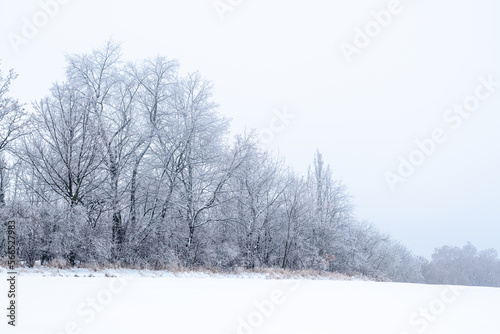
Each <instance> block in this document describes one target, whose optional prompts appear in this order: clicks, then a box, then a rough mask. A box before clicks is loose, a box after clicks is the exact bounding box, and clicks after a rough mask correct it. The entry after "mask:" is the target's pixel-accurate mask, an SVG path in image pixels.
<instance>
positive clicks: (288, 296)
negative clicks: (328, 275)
mask: <svg viewBox="0 0 500 334" xmlns="http://www.w3.org/2000/svg"><path fill="white" fill-rule="evenodd" d="M89 275H91V276H92V277H89ZM106 276H115V277H106ZM0 278H1V280H0V296H2V297H0V305H2V306H3V307H2V310H3V311H2V313H3V314H2V315H1V318H0V319H2V320H1V323H0V333H6V334H8V333H29V334H76V333H80V334H84V333H93V334H99V333H106V334H112V333H118V334H120V333H196V334H198V333H200V334H202V333H203V334H205V333H206V334H209V333H218V334H233V333H238V334H253V333H255V334H263V333H270V334H271V333H272V334H294V333H307V334H316V333H317V334H320V333H328V334H337V333H340V334H342V333H349V334H350V333H360V334H361V333H363V334H379V333H380V334H382V333H383V334H414V333H415V334H416V333H435V334H462V333H463V334H499V333H500V289H499V288H479V287H463V286H454V287H451V286H437V285H421V284H401V283H380V282H370V281H364V280H362V279H353V280H348V281H347V280H346V281H341V280H312V279H279V280H276V279H269V277H268V276H267V275H265V274H239V275H223V274H218V275H213V274H203V273H178V274H173V273H167V272H153V271H137V270H106V271H104V272H94V271H92V270H88V269H72V270H54V269H52V270H41V269H32V270H23V271H22V272H21V274H20V275H19V277H18V282H17V284H18V286H17V292H18V299H17V310H16V312H17V320H16V327H12V326H9V325H8V324H7V321H8V318H7V310H6V306H7V305H8V304H7V303H8V300H7V291H8V285H7V271H6V270H5V269H4V268H0Z"/></svg>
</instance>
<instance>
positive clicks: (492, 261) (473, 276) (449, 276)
mask: <svg viewBox="0 0 500 334" xmlns="http://www.w3.org/2000/svg"><path fill="white" fill-rule="evenodd" d="M424 276H425V280H426V282H427V283H431V284H457V285H472V286H500V260H499V259H498V255H497V252H496V251H495V250H493V249H488V250H484V251H480V252H478V250H477V248H476V247H475V246H473V245H472V244H471V243H470V242H469V243H467V244H465V245H464V246H463V247H462V248H459V247H456V246H443V247H441V248H437V249H436V250H435V251H434V253H433V254H432V260H431V262H430V263H429V264H428V265H427V266H425V268H424Z"/></svg>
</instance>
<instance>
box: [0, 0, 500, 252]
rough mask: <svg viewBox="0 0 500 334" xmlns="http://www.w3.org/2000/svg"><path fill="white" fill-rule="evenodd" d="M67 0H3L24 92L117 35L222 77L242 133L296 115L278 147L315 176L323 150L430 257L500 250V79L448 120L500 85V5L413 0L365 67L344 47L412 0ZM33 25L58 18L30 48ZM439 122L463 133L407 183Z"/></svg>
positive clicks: (364, 199) (9, 53) (363, 55)
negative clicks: (390, 180)
mask: <svg viewBox="0 0 500 334" xmlns="http://www.w3.org/2000/svg"><path fill="white" fill-rule="evenodd" d="M52 1H57V0H52ZM59 1H60V2H61V3H62V2H65V4H61V5H60V6H59V8H58V9H57V10H54V15H53V17H50V18H49V19H48V20H47V22H43V19H44V14H43V9H42V7H41V5H40V2H39V1H36V0H23V1H8V0H0V4H1V6H0V27H1V35H0V59H1V61H2V65H1V67H2V69H3V70H6V69H8V68H14V69H15V70H16V71H17V72H18V73H19V74H20V77H19V79H18V80H17V81H16V82H15V84H14V86H13V89H12V94H13V95H15V96H16V97H18V98H19V99H20V100H22V101H27V102H29V101H32V100H36V99H38V98H40V97H43V96H44V95H45V94H46V92H47V89H48V88H49V87H50V85H51V83H52V82H54V81H56V80H62V79H63V78H64V76H63V73H64V66H65V63H64V53H74V52H84V51H89V50H90V49H91V48H93V47H99V46H102V45H103V44H104V42H105V41H106V40H108V39H110V38H114V39H115V40H117V41H121V42H122V43H123V52H124V55H125V57H126V58H128V59H136V58H143V57H152V56H156V55H163V56H167V57H170V58H176V59H178V60H179V61H180V62H181V67H182V69H183V70H184V71H196V70H198V71H200V72H201V73H202V75H203V76H204V77H205V78H207V79H209V80H211V81H213V83H214V85H215V93H216V100H217V102H218V103H219V104H220V110H221V112H222V113H224V114H225V115H227V116H229V117H230V118H232V119H233V123H232V124H233V127H232V129H233V130H234V131H235V132H241V131H243V130H244V129H245V127H247V128H258V129H265V128H269V126H270V124H271V122H272V120H273V117H274V114H273V111H274V110H275V109H276V108H278V109H280V110H287V112H289V113H293V115H295V119H294V120H292V121H291V122H290V123H289V124H288V125H287V126H286V127H285V128H284V129H283V131H280V132H277V133H275V135H274V139H273V140H272V142H271V143H270V144H269V145H268V146H269V148H270V149H276V150H279V151H280V152H281V154H282V155H284V156H285V157H286V159H287V160H288V161H289V162H290V163H291V164H292V165H293V166H295V168H296V169H297V170H299V171H302V172H305V171H306V168H307V165H308V164H310V162H311V161H312V157H313V154H314V152H315V150H316V148H318V149H319V150H320V151H321V152H322V153H323V155H324V157H325V159H326V160H327V161H328V162H329V163H331V165H332V167H333V168H334V171H335V174H336V176H337V177H339V178H342V179H343V180H344V182H345V183H346V184H347V186H348V188H349V190H350V193H351V194H352V195H353V196H354V202H355V204H356V212H357V215H358V216H359V218H361V219H366V220H369V221H371V222H373V223H375V224H376V225H377V226H378V227H379V228H380V229H381V230H382V231H385V232H387V233H389V234H391V235H392V236H393V237H394V238H396V239H399V240H401V241H402V242H403V243H404V244H406V245H407V246H408V247H409V248H410V249H411V250H413V251H414V252H415V253H417V254H420V255H424V256H430V254H431V253H432V250H433V249H434V247H437V246H442V245H444V244H450V245H458V246H461V245H463V244H464V243H465V242H466V241H471V242H472V243H474V244H475V245H476V246H478V247H479V248H491V247H493V248H496V249H497V250H499V251H500V210H499V209H498V208H499V204H500V177H499V174H498V173H499V170H500V154H499V153H500V131H498V129H499V126H500V108H499V107H500V86H499V87H497V91H495V92H494V93H493V94H491V96H489V97H488V98H487V99H485V100H484V101H481V102H480V105H479V107H478V108H477V109H476V110H475V111H474V112H472V113H471V114H470V116H469V117H468V118H467V119H465V120H464V121H463V122H462V124H461V125H460V126H458V127H456V128H453V127H451V126H450V125H452V124H451V123H447V122H445V121H444V120H443V116H444V115H445V114H446V111H447V109H449V108H452V107H453V106H454V104H456V103H462V102H463V101H464V100H465V99H466V98H468V97H469V96H473V95H474V93H475V91H476V87H477V86H478V85H479V84H480V81H479V77H481V76H484V77H485V78H487V77H488V76H489V75H493V78H495V79H497V80H498V81H499V82H500V52H499V50H500V40H499V36H500V24H499V21H500V4H499V3H498V1H495V0H475V1H457V0H454V1H452V0H441V1H430V0H401V1H400V5H399V12H398V13H397V14H394V15H392V19H391V21H390V23H389V24H387V25H386V26H385V27H383V28H382V30H381V31H380V33H379V34H378V35H377V36H375V37H373V38H372V39H371V42H370V44H369V45H368V46H367V47H365V48H362V49H360V51H359V54H355V55H353V57H352V59H351V60H352V62H351V63H348V62H347V60H346V58H345V57H344V55H343V53H342V51H341V47H340V46H341V44H342V43H350V44H353V40H354V37H355V33H356V27H359V28H360V29H364V28H365V25H366V24H367V23H369V22H370V21H372V20H373V18H372V16H371V14H370V13H371V12H372V11H380V10H382V9H384V8H387V7H388V6H391V1H397V0H376V1H375V0H359V1H339V0H334V1H332V0H329V1H327V0H322V1H320V0H310V1H290V0H288V1H285V0H273V1H264V0H242V1H238V0H222V1H219V3H225V4H233V5H232V6H233V10H232V11H227V12H224V15H223V17H224V20H222V19H221V17H220V15H218V13H217V12H216V10H215V9H214V4H216V3H217V1H213V0H189V1H172V0H167V1H162V2H160V1H153V0H143V1H128V0H120V1H110V0H105V1H103V0H100V1H97V0H85V1H80V0H64V1H62V0H59ZM41 2H42V3H45V2H50V0H42V1H41ZM37 20H38V21H37ZM34 21H35V22H34ZM26 22H32V23H33V22H34V23H36V24H38V25H42V26H41V27H40V28H39V29H38V31H36V32H35V33H33V34H32V35H33V36H27V35H26V33H27V31H24V33H25V36H27V38H26V40H24V42H26V43H24V44H22V45H20V46H19V48H18V50H16V47H14V45H13V43H12V42H11V41H10V40H9V39H12V38H13V36H14V35H13V34H16V35H17V36H18V37H22V36H23V27H25V26H26V25H27V24H28V23H26ZM44 23H45V24H44ZM28 32H29V31H28ZM23 38H24V37H23ZM482 91H483V92H485V91H486V90H484V89H483V90H482ZM436 128H440V129H442V130H443V131H444V133H445V134H446V136H447V140H446V141H445V142H444V143H441V144H438V145H437V147H436V148H435V151H434V153H433V154H432V155H431V156H430V157H428V158H427V159H426V161H425V162H424V163H423V164H422V165H421V166H419V167H418V168H416V170H415V172H414V173H413V174H412V175H411V176H410V177H408V178H407V179H406V181H405V183H403V184H398V185H397V186H396V189H395V190H394V191H392V190H391V188H390V187H389V185H388V184H387V182H386V180H385V177H384V174H385V173H386V172H388V171H390V172H396V170H397V168H398V165H399V160H398V159H399V158H398V157H399V156H403V157H406V158H408V157H409V156H410V154H412V152H414V151H415V150H416V149H417V146H416V144H415V143H414V141H415V140H423V139H425V138H430V136H431V134H432V131H433V130H434V129H436Z"/></svg>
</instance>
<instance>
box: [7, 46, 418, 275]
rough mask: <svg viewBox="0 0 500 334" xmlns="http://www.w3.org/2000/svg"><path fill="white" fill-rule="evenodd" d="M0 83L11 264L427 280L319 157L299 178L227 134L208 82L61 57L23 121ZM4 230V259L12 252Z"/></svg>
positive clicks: (158, 65) (163, 67)
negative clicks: (58, 78) (355, 210)
mask: <svg viewBox="0 0 500 334" xmlns="http://www.w3.org/2000/svg"><path fill="white" fill-rule="evenodd" d="M14 78H15V74H14V73H12V72H11V73H9V74H8V75H6V76H0V123H1V128H0V129H1V132H0V159H1V162H2V169H1V173H0V174H1V183H0V206H1V209H0V215H1V219H2V221H4V222H6V221H7V220H15V221H16V224H17V225H16V226H17V227H16V229H17V237H18V253H19V254H18V256H19V258H20V259H22V260H23V261H25V263H26V264H27V265H28V266H33V265H34V264H35V263H36V262H37V261H41V263H42V264H47V263H50V262H51V261H61V260H63V261H66V262H67V263H68V264H69V265H88V264H102V265H109V264H113V265H122V266H130V267H149V268H164V267H174V266H183V267H210V268H218V269H222V270H224V269H231V268H236V267H242V268H247V269H253V268H258V267H277V268H285V269H306V268H307V269H317V270H328V271H338V272H343V273H361V274H365V275H370V276H376V277H386V278H389V279H393V280H398V281H423V277H422V266H423V265H424V264H425V263H424V261H423V260H422V259H420V258H417V257H415V256H413V255H412V254H411V253H410V252H409V251H408V250H407V249H406V248H405V247H404V246H402V245H401V244H399V243H397V242H395V241H393V240H391V239H389V238H388V237H387V236H385V235H383V234H381V233H380V232H378V231H377V230H376V229H375V228H374V227H373V226H372V225H370V224H367V223H364V222H359V221H357V220H356V219H355V217H354V215H353V214H352V211H351V205H350V200H349V196H348V195H347V192H346V190H345V188H344V187H343V186H342V184H341V183H340V182H339V181H337V180H336V179H334V177H333V175H332V171H331V169H330V167H329V166H328V165H327V164H325V162H324V161H323V158H322V156H321V154H320V153H319V152H316V154H315V155H314V159H311V160H312V161H311V167H310V169H309V172H308V173H307V175H303V176H301V175H297V174H296V173H294V171H293V170H291V169H290V168H289V167H288V166H287V165H286V164H285V163H284V162H283V160H282V159H280V158H277V157H275V156H273V155H271V154H269V153H268V152H266V151H264V150H262V149H261V148H260V146H259V143H258V141H257V140H256V136H255V135H254V133H252V132H250V133H244V134H241V135H238V136H236V137H234V138H232V137H231V138H230V137H229V135H228V133H229V131H228V129H229V128H228V126H229V122H228V120H227V119H226V118H224V117H223V116H222V115H221V114H219V113H218V111H217V104H216V103H215V102H214V101H213V99H212V88H211V85H210V83H209V82H207V81H205V80H204V79H202V78H201V77H200V75H199V74H197V73H195V74H188V75H185V76H181V75H180V74H179V65H178V63H177V61H174V60H170V59H166V58H162V57H158V58H154V59H148V60H144V61H140V62H137V63H133V64H132V63H126V62H124V61H122V59H121V55H120V47H119V46H118V45H117V44H115V43H113V42H110V43H108V44H106V46H105V47H103V48H101V49H96V50H93V51H92V52H90V53H87V54H80V55H71V56H68V57H67V70H66V80H65V81H64V82H58V83H56V84H54V85H53V87H52V89H51V91H50V94H49V95H48V96H47V97H45V98H43V99H41V100H39V101H38V102H36V103H34V104H33V107H32V108H30V113H29V114H26V113H25V111H24V109H23V107H22V106H21V105H20V104H19V103H18V102H17V101H16V100H13V99H11V98H8V97H7V95H8V94H7V92H8V88H9V85H10V82H11V80H12V79H14ZM5 228H6V227H5V225H2V226H1V227H0V229H3V230H2V231H0V232H1V233H2V237H0V256H4V255H5V254H6V243H5V242H6V241H5V238H4V237H3V236H5V235H6V233H4V232H5Z"/></svg>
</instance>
